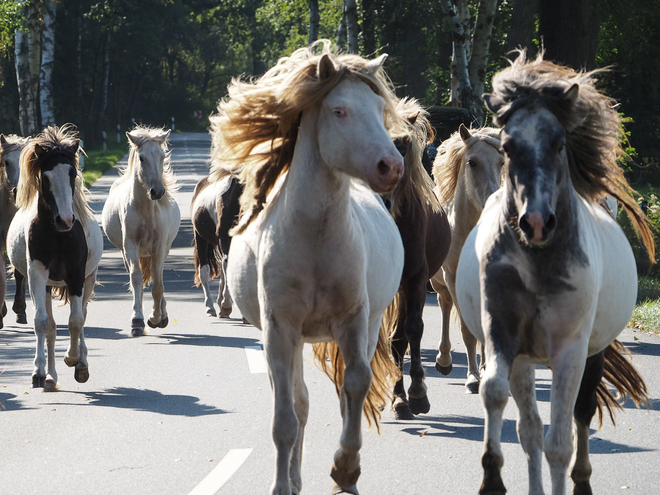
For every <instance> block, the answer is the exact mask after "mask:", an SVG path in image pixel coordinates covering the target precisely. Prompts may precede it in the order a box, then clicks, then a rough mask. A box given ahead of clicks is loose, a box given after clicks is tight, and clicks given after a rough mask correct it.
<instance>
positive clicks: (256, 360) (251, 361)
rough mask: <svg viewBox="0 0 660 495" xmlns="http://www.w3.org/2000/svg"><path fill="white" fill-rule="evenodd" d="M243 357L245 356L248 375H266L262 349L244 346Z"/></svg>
mask: <svg viewBox="0 0 660 495" xmlns="http://www.w3.org/2000/svg"><path fill="white" fill-rule="evenodd" d="M245 355H246V356H247V360H248V366H249V367H250V373H267V372H268V369H267V368H266V358H265V357H264V351H263V348H262V347H261V346H260V345H259V346H246V347H245Z"/></svg>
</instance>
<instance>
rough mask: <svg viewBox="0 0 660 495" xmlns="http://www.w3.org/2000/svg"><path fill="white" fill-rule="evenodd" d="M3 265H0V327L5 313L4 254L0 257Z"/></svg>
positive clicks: (5, 276) (5, 279)
mask: <svg viewBox="0 0 660 495" xmlns="http://www.w3.org/2000/svg"><path fill="white" fill-rule="evenodd" d="M2 260H3V265H2V267H0V303H2V304H1V306H2V307H1V308H0V328H2V327H3V326H4V324H3V321H2V320H3V319H4V317H5V315H6V314H7V305H6V304H5V294H6V292H7V275H6V274H5V265H4V256H3V257H2Z"/></svg>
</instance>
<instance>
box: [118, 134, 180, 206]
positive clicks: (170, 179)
mask: <svg viewBox="0 0 660 495" xmlns="http://www.w3.org/2000/svg"><path fill="white" fill-rule="evenodd" d="M166 132H167V131H165V130H164V129H162V128H160V127H149V126H144V125H138V126H136V127H135V129H133V130H132V131H131V136H132V138H133V139H135V140H137V144H136V143H134V142H133V141H131V140H130V139H129V140H128V144H129V146H130V147H129V151H128V163H127V165H126V166H125V167H124V168H122V169H121V170H120V171H119V178H118V179H117V181H116V182H117V183H118V184H121V183H123V182H126V181H128V180H131V178H132V176H133V171H134V170H135V167H136V163H137V161H138V160H139V153H138V151H139V150H140V147H141V146H142V145H143V144H144V143H146V142H148V141H156V142H159V141H161V140H162V139H163V135H164V134H165V133H166ZM160 146H161V148H163V151H165V159H164V160H163V185H164V186H165V195H164V196H163V198H164V197H166V196H167V197H169V195H170V194H171V193H172V192H174V191H176V190H177V189H178V187H179V186H178V184H177V182H176V178H175V177H174V171H173V170H172V150H170V149H169V143H168V141H167V139H165V140H163V141H162V142H161V143H160ZM161 199H162V198H161Z"/></svg>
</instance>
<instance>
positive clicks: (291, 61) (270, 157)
mask: <svg viewBox="0 0 660 495" xmlns="http://www.w3.org/2000/svg"><path fill="white" fill-rule="evenodd" d="M324 55H326V56H328V57H329V58H330V59H331V60H332V62H333V64H334V65H335V67H336V69H337V70H336V72H335V73H334V74H332V75H331V76H329V77H326V78H319V77H318V74H317V67H318V64H319V61H320V60H321V58H322V56H324ZM368 63H369V61H368V60H366V59H364V58H362V57H360V56H358V55H336V54H333V53H331V50H330V42H329V41H327V40H321V41H318V42H317V43H315V44H314V45H312V46H311V47H309V48H301V49H299V50H297V51H295V52H294V53H293V54H292V55H291V56H290V57H284V58H281V59H280V60H279V61H278V63H277V65H275V67H273V68H271V69H270V70H269V71H268V72H266V74H264V75H263V76H262V77H260V78H259V79H256V80H254V81H241V80H238V79H234V80H232V82H231V84H230V85H229V88H228V93H229V94H228V96H227V98H225V99H224V100H222V101H221V102H220V104H219V105H218V113H217V114H216V115H215V116H213V117H212V118H211V133H212V135H213V143H214V145H213V148H212V157H211V160H212V168H211V180H217V179H218V178H219V177H222V176H224V175H226V174H228V173H232V174H234V175H236V176H237V177H239V179H240V180H241V182H243V183H244V184H245V191H244V192H243V194H242V196H241V214H240V219H239V223H238V225H237V226H236V227H235V228H234V233H240V232H242V231H243V230H244V229H245V228H246V227H247V225H249V223H250V222H251V221H252V220H253V219H254V218H256V216H257V215H258V214H259V212H260V211H261V210H262V209H263V207H264V204H265V202H266V197H267V195H268V193H269V192H270V191H271V189H272V188H273V186H274V185H275V183H276V181H277V179H278V177H280V176H281V175H282V174H283V173H284V172H286V171H287V170H288V168H289V165H290V163H291V159H292V157H293V150H294V147H295V144H296V138H297V134H298V125H299V123H300V117H301V114H302V112H303V111H304V110H307V109H310V108H313V107H314V106H315V105H318V104H319V103H320V102H321V101H322V100H323V98H325V96H326V95H327V94H328V93H329V92H330V91H331V90H332V89H333V88H334V87H335V86H336V85H337V84H339V82H341V81H342V80H344V79H345V78H347V77H353V78H356V79H359V80H361V81H364V82H365V83H367V84H368V85H369V86H370V87H371V88H372V89H373V90H374V92H375V93H377V94H378V95H380V96H381V97H382V98H383V99H384V100H385V115H384V117H385V126H386V128H387V129H388V130H389V132H390V134H391V135H399V134H405V133H406V132H408V128H409V126H408V124H407V122H406V121H405V119H403V118H402V117H401V116H400V115H399V114H398V113H397V112H396V108H395V107H396V102H397V98H396V96H395V94H394V90H393V87H392V84H391V82H390V81H389V79H388V78H387V76H386V74H385V71H384V70H383V69H382V68H379V69H378V70H377V71H375V73H374V70H373V68H372V67H371V66H369V65H368Z"/></svg>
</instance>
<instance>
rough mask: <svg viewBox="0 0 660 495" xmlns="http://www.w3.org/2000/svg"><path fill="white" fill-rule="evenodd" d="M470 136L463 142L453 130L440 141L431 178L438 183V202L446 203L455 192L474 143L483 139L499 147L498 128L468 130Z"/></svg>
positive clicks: (457, 132)
mask: <svg viewBox="0 0 660 495" xmlns="http://www.w3.org/2000/svg"><path fill="white" fill-rule="evenodd" d="M470 133H471V134H472V137H471V138H470V139H468V142H467V143H465V142H463V139H462V138H461V134H460V132H459V131H456V132H454V133H453V134H452V135H451V136H450V137H449V139H446V140H445V141H443V142H442V144H441V145H440V147H439V148H438V154H437V155H436V158H435V161H434V162H433V178H434V179H435V183H436V184H437V185H438V189H439V191H440V192H439V195H440V198H439V199H440V204H442V205H446V204H447V203H448V202H449V201H451V200H452V199H453V197H454V194H456V188H457V187H458V182H459V177H460V174H461V170H463V166H464V165H465V156H466V155H467V152H468V150H469V149H470V148H471V147H472V146H474V145H475V144H476V143H478V142H480V141H483V142H485V143H487V144H489V145H490V146H493V147H494V148H496V149H498V150H499V149H500V130H499V129H495V128H493V127H482V128H481V129H476V130H475V129H473V130H470Z"/></svg>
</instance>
